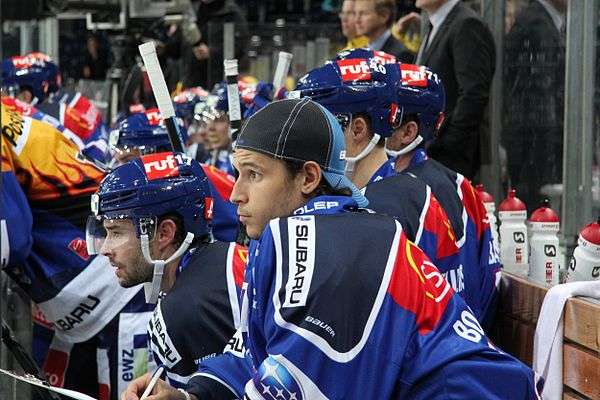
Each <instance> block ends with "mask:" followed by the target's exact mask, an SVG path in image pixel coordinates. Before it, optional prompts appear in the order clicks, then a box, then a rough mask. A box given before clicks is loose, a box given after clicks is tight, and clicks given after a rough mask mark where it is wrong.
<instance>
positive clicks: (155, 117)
mask: <svg viewBox="0 0 600 400" xmlns="http://www.w3.org/2000/svg"><path fill="white" fill-rule="evenodd" d="M146 118H148V122H149V123H150V125H160V123H161V122H162V117H161V116H160V111H158V108H150V109H148V110H146Z"/></svg>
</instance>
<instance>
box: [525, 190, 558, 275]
mask: <svg viewBox="0 0 600 400" xmlns="http://www.w3.org/2000/svg"><path fill="white" fill-rule="evenodd" d="M559 229H560V220H559V218H558V215H557V214H556V212H554V210H552V209H551V208H550V202H549V201H548V199H545V200H544V202H543V203H542V206H541V207H540V208H538V209H537V210H535V211H534V212H533V213H532V214H531V217H530V218H529V232H530V233H531V237H530V238H529V274H528V275H529V278H531V279H532V280H533V281H535V282H537V283H539V284H542V285H549V286H552V285H557V284H558V283H559V281H558V275H559V259H560V253H559V248H558V236H557V235H558V231H559Z"/></svg>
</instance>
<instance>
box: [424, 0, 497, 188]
mask: <svg viewBox="0 0 600 400" xmlns="http://www.w3.org/2000/svg"><path fill="white" fill-rule="evenodd" d="M416 6H417V7H418V8H420V9H422V10H424V11H426V12H427V16H428V18H429V21H430V31H429V33H428V34H427V35H426V37H425V39H424V40H423V43H422V44H421V48H420V49H419V53H418V55H417V59H416V63H417V64H422V65H426V66H428V67H429V68H431V69H432V70H433V71H434V72H435V73H437V74H438V76H439V77H440V78H441V79H442V82H444V86H445V88H446V108H445V114H446V121H445V122H444V125H443V126H442V128H441V129H440V131H439V134H438V136H437V137H436V138H435V139H434V140H433V141H432V142H431V144H430V146H429V148H428V153H429V155H430V156H431V157H432V158H434V159H436V160H437V161H439V162H441V163H442V164H444V165H446V166H447V167H449V168H450V169H453V170H455V171H457V172H460V173H461V174H463V175H465V176H466V177H467V178H469V179H473V177H474V175H475V174H476V173H477V171H478V169H479V166H480V158H479V137H480V131H481V128H482V121H483V119H484V114H485V110H486V106H487V104H488V98H489V94H490V85H491V83H492V77H493V75H494V68H495V58H496V53H495V48H494V38H493V37H492V33H491V32H490V30H489V28H488V27H487V26H486V25H485V23H484V22H483V21H482V19H481V18H480V17H479V16H478V15H477V14H476V13H475V12H474V11H473V10H471V9H470V8H469V7H467V6H465V5H464V4H462V3H461V2H460V1H459V0H417V1H416Z"/></svg>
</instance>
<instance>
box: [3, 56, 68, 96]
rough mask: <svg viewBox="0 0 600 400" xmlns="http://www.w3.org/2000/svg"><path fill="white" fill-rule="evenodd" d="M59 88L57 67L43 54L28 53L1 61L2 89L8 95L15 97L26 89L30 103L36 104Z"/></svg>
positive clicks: (59, 80)
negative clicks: (31, 98)
mask: <svg viewBox="0 0 600 400" xmlns="http://www.w3.org/2000/svg"><path fill="white" fill-rule="evenodd" d="M60 87H61V76H60V71H59V69H58V66H57V65H56V64H55V63H54V62H53V61H52V60H51V59H50V57H48V56H47V55H45V54H43V53H39V52H35V53H29V54H27V55H25V56H15V57H11V58H7V59H4V60H3V61H2V89H3V90H4V91H6V92H7V93H8V94H9V95H13V96H16V94H17V93H18V92H19V91H21V90H24V89H27V90H29V91H30V92H31V94H32V96H33V100H32V103H33V104H37V103H40V102H42V101H44V100H45V99H46V97H48V95H50V94H52V93H54V92H56V91H57V90H59V89H60Z"/></svg>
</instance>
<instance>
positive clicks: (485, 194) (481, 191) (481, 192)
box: [475, 183, 494, 203]
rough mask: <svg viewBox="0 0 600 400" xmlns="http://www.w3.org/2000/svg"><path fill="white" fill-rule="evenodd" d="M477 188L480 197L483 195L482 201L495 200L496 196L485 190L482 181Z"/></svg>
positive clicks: (489, 201)
mask: <svg viewBox="0 0 600 400" xmlns="http://www.w3.org/2000/svg"><path fill="white" fill-rule="evenodd" d="M475 189H477V192H479V197H481V201H483V202H484V203H493V202H494V198H493V197H492V195H491V194H489V193H488V192H486V191H485V189H484V188H483V184H482V183H480V184H479V185H477V186H475Z"/></svg>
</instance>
